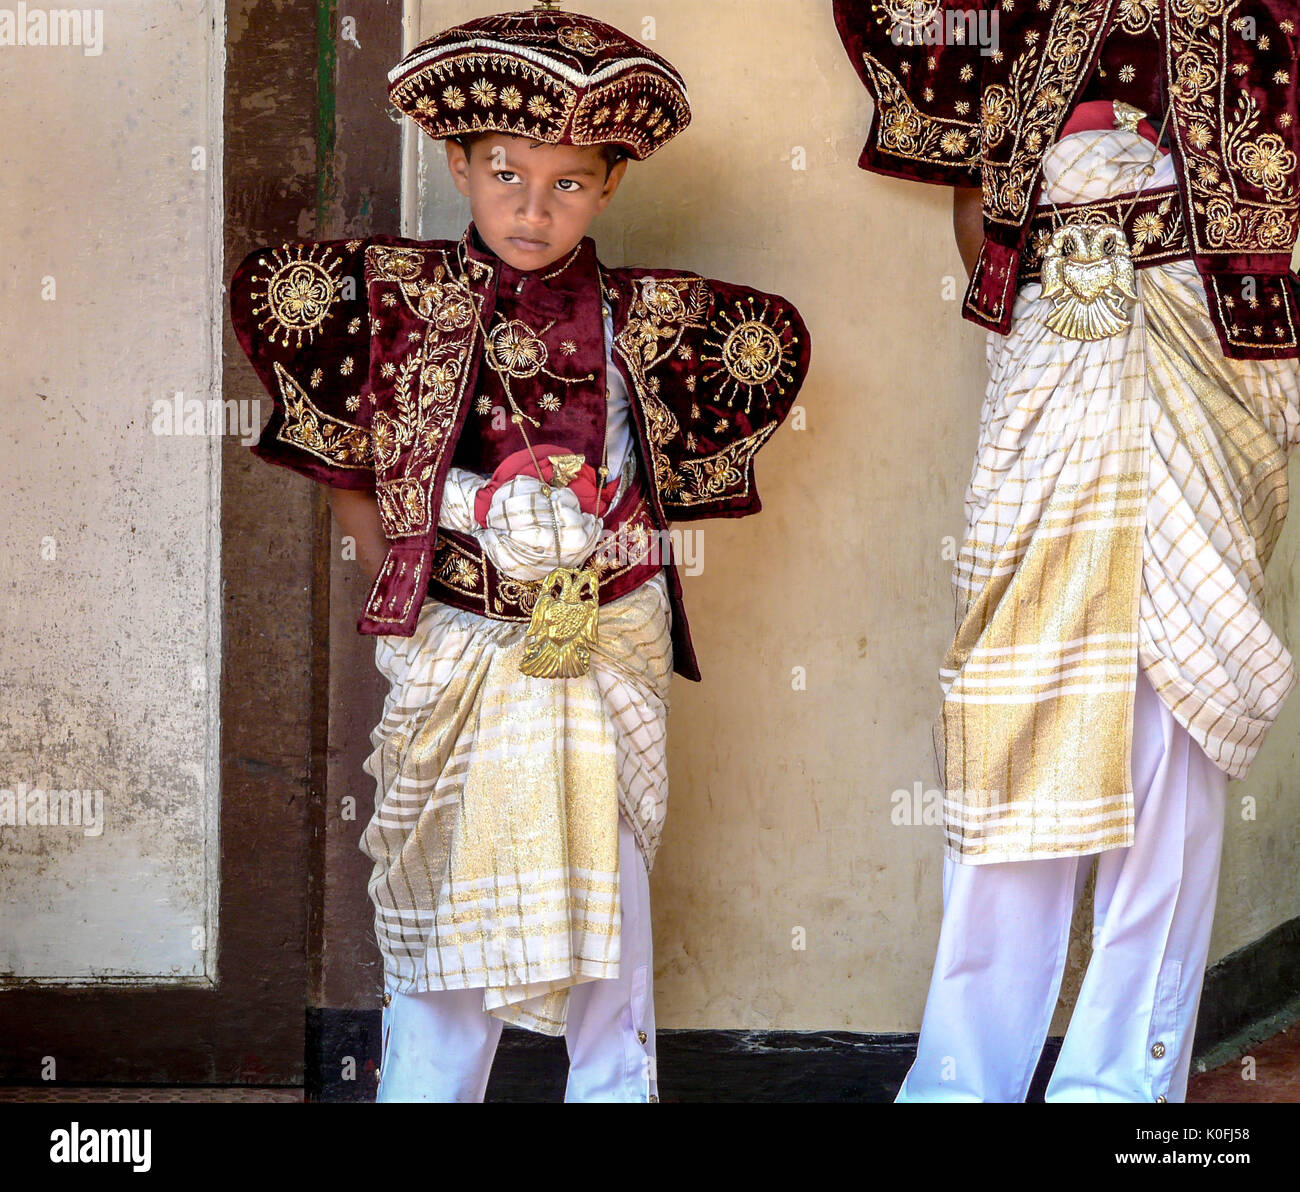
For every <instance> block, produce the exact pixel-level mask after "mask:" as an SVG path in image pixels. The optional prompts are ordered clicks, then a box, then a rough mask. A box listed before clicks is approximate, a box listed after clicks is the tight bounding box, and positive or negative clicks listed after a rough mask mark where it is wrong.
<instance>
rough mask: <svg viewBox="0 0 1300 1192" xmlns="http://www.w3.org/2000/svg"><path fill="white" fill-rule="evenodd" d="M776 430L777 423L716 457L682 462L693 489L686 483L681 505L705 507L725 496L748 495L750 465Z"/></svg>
mask: <svg viewBox="0 0 1300 1192" xmlns="http://www.w3.org/2000/svg"><path fill="white" fill-rule="evenodd" d="M775 430H776V423H774V422H773V423H769V424H768V425H767V426H764V427H762V428H760V429H759V430H756V431H755V432H754V433H753V434H752V435H746V436H745V437H744V438H743V439H738V440H737V441H736V442H734V443H730V444H728V445H727V447H725V448H724V449H723V450H722V451H719V452H718V453H717V454H715V455H706V456H704V457H703V458H701V459H684V460H682V461H681V464H680V465H679V466H680V468H681V470H682V473H683V474H684V475H683V481H684V482H689V487H686V485H685V483H684V485H683V490H682V493H681V495H680V496H679V497H678V498H677V503H678V504H681V505H701V504H704V503H705V502H706V501H712V500H718V499H719V498H723V497H725V498H731V497H738V496H739V497H746V496H748V495H749V477H750V464H751V463H752V462H753V459H754V456H755V454H756V453H757V452H758V449H759V448H760V447H762V445H763V444H764V443H766V442H767V440H768V439H769V438H771V436H772V434H773V432H775Z"/></svg>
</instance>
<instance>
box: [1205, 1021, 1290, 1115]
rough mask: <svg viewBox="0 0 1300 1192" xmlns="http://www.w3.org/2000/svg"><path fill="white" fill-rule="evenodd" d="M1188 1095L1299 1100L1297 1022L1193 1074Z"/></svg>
mask: <svg viewBox="0 0 1300 1192" xmlns="http://www.w3.org/2000/svg"><path fill="white" fill-rule="evenodd" d="M1250 1060H1253V1061H1254V1062H1253V1064H1250V1063H1248V1062H1247V1061H1250ZM1187 1099H1188V1100H1189V1101H1220V1102H1222V1101H1273V1102H1300V1023H1297V1024H1296V1025H1294V1026H1292V1027H1290V1028H1289V1029H1287V1030H1284V1031H1281V1032H1279V1033H1278V1034H1276V1035H1274V1036H1273V1037H1272V1038H1270V1039H1265V1040H1264V1041H1263V1042H1261V1043H1256V1044H1254V1045H1253V1046H1251V1047H1250V1048H1248V1050H1247V1051H1246V1054H1245V1055H1243V1056H1241V1057H1240V1058H1237V1059H1232V1060H1229V1061H1228V1062H1227V1063H1224V1064H1220V1065H1219V1067H1217V1068H1214V1069H1212V1070H1211V1071H1209V1072H1203V1073H1201V1074H1200V1075H1194V1076H1193V1077H1192V1078H1191V1080H1189V1081H1188V1082H1187Z"/></svg>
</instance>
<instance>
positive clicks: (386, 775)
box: [360, 572, 672, 1035]
mask: <svg viewBox="0 0 1300 1192" xmlns="http://www.w3.org/2000/svg"><path fill="white" fill-rule="evenodd" d="M526 629H527V626H526V625H522V624H518V623H515V622H509V621H495V620H489V619H488V618H485V617H480V616H477V615H476V614H474V613H470V612H465V611H461V610H458V609H454V608H451V607H450V606H448V605H445V604H442V603H440V602H438V601H434V600H429V601H426V602H425V605H424V607H423V609H422V610H421V615H420V620H419V623H418V626H417V628H416V632H415V635H414V637H411V638H405V637H398V636H392V635H388V636H383V637H380V638H378V639H377V641H376V649H375V659H376V664H377V665H378V667H379V669H380V671H381V672H382V673H383V674H384V675H385V677H386V678H387V679H388V680H389V682H390V684H391V687H390V691H389V694H388V697H387V699H386V701H385V705H384V713H383V718H382V720H381V722H380V724H379V725H378V726H377V727H376V729H375V730H374V732H373V733H372V735H371V741H372V744H373V745H374V751H373V753H372V754H371V755H370V757H369V758H368V759H367V761H366V763H365V769H366V771H367V773H369V774H371V775H372V776H373V777H374V778H375V781H376V793H375V810H374V815H373V817H372V818H371V820H370V822H369V824H368V825H367V827H366V829H365V832H364V833H363V835H362V838H361V846H360V847H361V849H362V851H363V852H364V853H365V854H366V855H367V856H369V857H370V858H371V859H372V860H373V861H374V868H373V870H372V872H371V878H370V882H369V887H368V888H369V892H370V897H371V900H372V902H373V903H374V906H375V935H376V939H377V941H378V944H379V948H380V951H381V953H382V955H383V960H384V972H385V984H386V986H387V987H388V988H389V989H391V990H394V991H397V992H412V991H422V990H433V989H478V988H481V989H483V991H484V1001H483V1005H484V1009H485V1010H486V1011H488V1012H489V1013H492V1014H494V1015H496V1016H497V1017H499V1018H502V1019H504V1020H505V1021H507V1022H511V1023H514V1024H516V1025H519V1026H523V1027H526V1028H528V1029H530V1030H534V1031H538V1032H541V1033H543V1034H553V1035H558V1034H563V1033H564V1028H565V1021H566V1015H567V1006H568V990H569V988H570V987H571V986H572V985H574V984H576V983H578V982H581V981H588V980H594V979H599V978H603V977H609V976H614V975H616V974H617V972H618V965H619V958H620V947H619V937H620V909H619V908H620V900H619V881H620V875H619V869H618V818H619V815H620V813H621V814H623V815H624V816H625V817H626V818H627V820H628V821H629V823H630V824H631V826H632V828H633V831H634V833H635V835H636V837H637V842H638V845H639V847H640V849H641V850H642V854H643V856H644V857H645V860H646V865H647V868H649V867H650V866H652V865H653V862H654V854H655V851H656V849H657V847H658V841H659V834H660V831H661V828H662V824H663V819H664V813H665V810H666V802H667V796H668V777H667V763H666V757H665V744H666V738H667V733H666V728H667V695H668V686H669V681H670V679H671V675H672V645H671V641H670V637H669V629H670V612H669V603H668V595H667V587H666V583H665V580H664V577H663V573H662V572H660V573H659V575H657V576H656V577H655V578H654V579H652V580H651V581H649V582H648V583H646V584H643V585H642V586H641V587H639V588H637V589H636V590H635V591H633V592H631V593H629V594H628V595H627V596H624V597H621V598H620V599H618V600H615V601H611V602H610V603H609V604H607V605H605V606H603V607H602V608H601V610H600V627H599V640H598V643H597V645H596V646H595V647H594V648H593V650H592V662H591V670H590V671H589V672H588V673H587V674H585V675H582V676H580V677H578V678H574V679H534V678H530V677H528V676H527V675H524V674H523V673H522V672H521V671H520V669H519V663H520V661H521V659H522V656H523V639H524V634H525V632H526Z"/></svg>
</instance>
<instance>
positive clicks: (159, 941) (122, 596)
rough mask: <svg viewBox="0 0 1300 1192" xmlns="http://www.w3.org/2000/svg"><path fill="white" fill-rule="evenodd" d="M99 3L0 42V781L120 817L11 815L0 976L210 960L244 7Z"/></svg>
mask: <svg viewBox="0 0 1300 1192" xmlns="http://www.w3.org/2000/svg"><path fill="white" fill-rule="evenodd" d="M4 7H6V8H8V9H14V8H16V7H17V6H16V5H6V6H4ZM37 9H41V11H42V12H44V11H45V10H44V9H43V8H42V7H41V6H38V5H36V4H29V5H28V6H27V11H28V15H29V19H30V18H31V15H32V14H33V13H34V12H35V10H37ZM90 11H91V12H92V13H97V14H98V16H99V18H102V26H97V27H98V28H101V29H102V40H99V41H98V47H99V48H98V50H96V49H95V46H94V44H93V43H94V40H95V37H94V35H93V33H91V31H90V30H89V29H88V30H87V31H86V36H85V37H84V39H83V44H82V45H79V46H78V45H41V44H27V45H3V46H0V128H2V129H3V134H0V145H2V148H0V160H2V162H3V165H2V167H0V169H2V171H3V185H0V246H2V247H3V253H4V263H3V267H2V268H0V394H2V395H3V405H4V418H3V429H0V476H3V480H2V481H0V558H3V565H2V568H0V576H3V582H2V583H0V788H3V790H14V791H17V790H18V789H19V788H20V787H23V786H25V787H26V788H27V789H28V791H30V790H31V789H33V788H35V789H42V790H45V791H49V790H52V789H54V790H86V791H92V792H94V791H98V792H100V797H101V804H100V806H101V808H102V823H101V824H100V826H99V830H98V831H95V830H94V825H92V826H91V830H90V831H89V833H88V831H87V828H86V826H85V825H84V823H83V824H82V825H70V824H68V823H67V822H66V821H65V820H63V818H62V817H58V818H59V822H57V823H45V824H32V823H28V824H26V825H22V824H13V825H0V906H3V908H4V910H3V913H2V914H0V987H3V986H4V985H6V984H9V983H11V982H15V981H22V980H32V981H47V982H51V983H55V984H76V983H78V982H83V981H93V982H95V983H97V984H100V985H102V984H106V983H115V982H126V983H140V982H143V983H149V984H169V983H175V984H184V983H197V984H206V983H209V982H210V981H211V980H212V979H213V977H214V975H215V961H216V905H217V899H216V893H217V876H218V867H217V862H218V843H219V842H218V833H217V796H218V789H217V781H216V759H217V722H216V695H217V691H218V682H217V679H218V675H217V661H218V659H219V657H220V649H219V641H218V634H219V629H220V599H219V586H218V585H219V573H218V548H219V533H218V527H219V517H218V513H219V508H218V504H219V502H218V495H219V487H218V480H219V454H218V448H219V446H220V440H219V439H218V438H216V437H213V436H211V435H209V434H207V433H204V432H203V430H202V428H203V427H204V426H205V423H204V421H203V420H202V419H200V420H199V421H198V422H197V424H196V423H193V422H192V423H191V426H195V425H197V426H198V427H199V428H200V431H199V433H190V434H184V433H182V434H156V433H154V431H155V427H156V426H157V427H159V428H161V427H162V426H163V423H160V422H156V416H155V410H154V403H155V402H156V401H161V402H163V403H165V404H166V403H173V402H174V401H175V396H176V394H178V393H179V394H183V401H184V402H194V401H198V402H206V401H207V400H208V399H210V398H219V396H220V388H219V385H218V382H219V375H218V373H219V363H218V362H219V351H218V345H219V343H220V328H221V318H222V311H223V298H222V291H221V279H220V251H221V219H220V196H221V97H222V86H221V80H222V66H221V55H222V52H223V45H224V12H223V5H222V3H221V0H114V3H113V4H112V5H111V6H108V7H106V8H104V7H101V8H98V9H94V10H90ZM87 49H89V50H90V51H91V52H89V53H88V52H86V51H87ZM181 408H182V411H184V410H185V408H186V407H184V406H182V407H181ZM250 413H251V415H252V427H253V429H254V432H255V431H256V429H257V428H258V427H260V425H261V421H262V420H264V418H265V411H263V412H262V414H261V417H258V412H257V411H256V410H253V411H250ZM180 429H181V430H184V429H185V424H184V421H183V420H182V423H181V427H180ZM0 798H3V794H2V793H0ZM68 806H69V809H70V806H71V805H70V804H69V805H68ZM84 806H85V803H84V800H83V807H84ZM92 812H93V805H92ZM47 818H48V817H47Z"/></svg>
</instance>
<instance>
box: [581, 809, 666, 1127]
mask: <svg viewBox="0 0 1300 1192" xmlns="http://www.w3.org/2000/svg"><path fill="white" fill-rule="evenodd" d="M618 844H619V852H618V865H619V893H620V905H621V908H622V927H621V930H620V951H619V975H618V976H617V977H606V978H604V979H601V980H596V981H584V982H582V983H581V984H580V985H575V986H573V987H572V989H570V991H569V1016H568V1025H567V1028H566V1032H565V1042H566V1044H567V1046H568V1050H569V1083H568V1087H567V1088H566V1089H565V1093H564V1099H565V1100H566V1101H642V1102H644V1101H653V1100H658V1079H657V1074H656V1072H655V1019H654V989H653V980H654V956H653V939H652V936H651V931H650V881H649V878H648V876H647V874H646V869H645V862H644V861H643V860H642V857H641V850H640V849H639V848H637V844H636V837H635V836H634V835H633V834H632V829H631V828H630V827H628V825H627V822H626V821H625V820H624V819H623V817H622V816H621V815H620V816H619V821H618Z"/></svg>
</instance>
